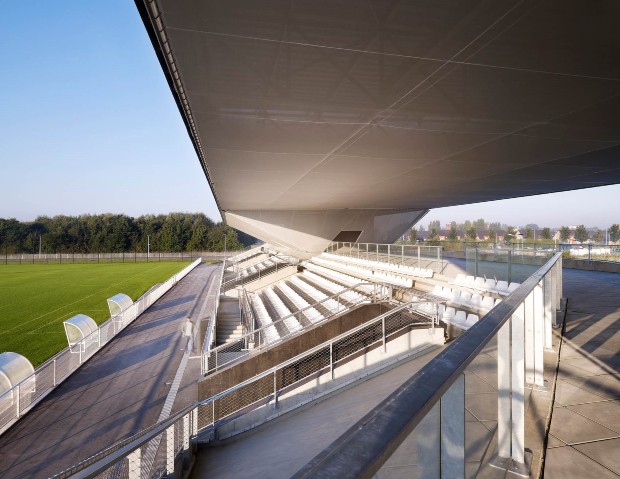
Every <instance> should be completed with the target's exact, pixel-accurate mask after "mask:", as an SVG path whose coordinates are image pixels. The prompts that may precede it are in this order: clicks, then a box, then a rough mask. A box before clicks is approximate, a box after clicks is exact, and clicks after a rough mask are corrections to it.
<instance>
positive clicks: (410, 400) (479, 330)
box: [293, 253, 562, 479]
mask: <svg viewBox="0 0 620 479" xmlns="http://www.w3.org/2000/svg"><path fill="white" fill-rule="evenodd" d="M561 258H562V255H561V253H556V254H555V255H554V256H553V257H552V258H551V259H550V260H549V261H547V262H546V263H545V264H544V265H543V266H542V267H541V268H540V269H539V270H538V271H537V272H535V273H534V274H533V275H532V276H530V277H529V278H528V279H527V280H526V281H525V282H524V283H523V284H522V285H521V286H520V287H519V288H517V289H516V290H515V291H514V292H513V293H512V294H511V295H510V296H508V297H507V298H506V299H504V301H502V302H501V303H500V304H498V305H497V306H495V307H494V308H493V309H492V310H491V311H490V312H489V313H487V315H486V316H485V318H484V320H481V321H478V322H477V323H476V324H475V325H473V326H472V327H471V328H470V329H469V330H468V331H467V334H463V335H461V336H459V337H458V338H457V339H455V340H454V341H453V342H452V343H451V344H450V346H448V347H447V348H446V349H444V350H443V351H442V352H441V353H439V354H438V355H437V356H436V357H435V358H433V359H432V360H431V361H430V362H428V363H427V364H426V365H425V366H424V367H423V368H422V369H421V370H420V371H418V372H417V373H416V374H415V375H413V376H412V377H411V378H410V379H409V380H407V381H406V382H405V383H404V384H403V385H401V386H400V387H399V388H398V389H397V390H396V391H394V392H393V393H392V394H391V395H390V396H388V397H387V398H386V399H385V400H384V401H382V402H381V403H380V404H379V405H378V406H376V407H375V408H373V409H372V410H371V411H370V412H369V413H368V414H366V415H365V416H364V417H363V418H361V419H360V420H359V421H358V422H357V423H355V424H354V425H352V426H351V427H350V428H349V430H347V431H346V432H345V433H343V434H342V435H341V436H340V437H339V438H338V439H336V440H335V441H334V442H333V443H332V444H330V445H329V446H327V447H326V448H325V449H324V450H323V451H322V452H321V453H319V454H318V455H317V456H315V457H314V459H312V460H311V461H310V462H309V463H307V464H306V465H305V466H304V467H302V468H301V469H300V470H299V471H298V472H297V473H296V474H295V475H294V476H293V477H295V478H306V477H328V478H329V477H333V478H338V479H343V478H359V477H373V476H374V474H375V473H376V472H377V471H378V470H379V469H380V468H381V466H382V465H383V463H384V462H385V461H386V460H387V459H388V458H389V457H390V456H391V455H392V454H393V453H394V452H395V451H396V450H397V449H398V447H399V446H400V444H401V443H402V442H403V441H404V440H405V439H406V438H407V437H408V436H409V434H410V433H411V432H412V431H413V430H414V429H415V427H416V426H417V425H418V424H419V423H420V422H421V421H422V419H424V417H425V416H426V415H427V414H428V413H429V411H430V410H431V409H432V408H433V407H434V406H435V405H436V404H437V403H438V402H439V400H440V399H441V397H442V396H443V395H444V393H445V392H446V391H448V389H449V388H450V387H451V386H452V385H453V384H454V383H455V382H456V380H457V379H458V378H459V377H460V376H461V375H462V374H463V373H464V371H465V369H466V368H467V367H468V366H469V365H470V364H471V363H472V362H473V360H474V359H475V358H476V357H477V355H478V354H479V353H480V352H481V351H482V349H483V348H484V347H485V346H486V345H487V344H488V343H489V341H491V339H493V338H494V337H495V336H496V334H497V333H498V331H499V330H500V328H501V327H502V326H503V325H504V324H505V323H506V322H507V321H508V319H509V318H510V317H511V316H512V314H513V313H515V311H516V310H517V308H518V307H519V306H520V305H521V304H522V303H523V302H524V301H525V299H526V298H527V296H528V295H529V294H530V293H531V292H532V291H533V290H534V288H535V287H536V286H537V285H538V284H539V283H540V281H541V280H542V279H543V278H544V277H545V276H546V275H547V274H548V273H549V272H550V271H551V269H552V268H553V267H554V266H556V263H557V262H558V261H559V260H560V261H561ZM388 409H389V411H388ZM370 430H372V438H373V440H372V446H371V447H369V442H368V440H367V437H368V436H367V434H370V433H369V431H370Z"/></svg>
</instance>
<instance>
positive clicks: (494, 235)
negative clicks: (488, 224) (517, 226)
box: [489, 230, 497, 243]
mask: <svg viewBox="0 0 620 479" xmlns="http://www.w3.org/2000/svg"><path fill="white" fill-rule="evenodd" d="M489 241H492V242H493V243H495V242H496V241H497V231H495V230H489Z"/></svg>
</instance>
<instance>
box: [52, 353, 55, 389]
mask: <svg viewBox="0 0 620 479" xmlns="http://www.w3.org/2000/svg"><path fill="white" fill-rule="evenodd" d="M53 363H54V372H53V374H54V382H53V384H52V386H54V387H56V359H54V361H53Z"/></svg>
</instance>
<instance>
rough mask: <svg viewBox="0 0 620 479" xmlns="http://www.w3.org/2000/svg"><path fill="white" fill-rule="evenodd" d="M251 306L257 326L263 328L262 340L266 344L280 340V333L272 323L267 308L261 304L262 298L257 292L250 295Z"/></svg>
mask: <svg viewBox="0 0 620 479" xmlns="http://www.w3.org/2000/svg"><path fill="white" fill-rule="evenodd" d="M252 308H253V309H254V315H255V317H256V320H257V322H258V325H259V327H261V328H264V329H263V341H265V342H266V343H267V344H271V343H275V342H276V341H279V340H280V333H278V330H277V329H276V327H275V326H274V325H273V321H272V320H271V317H270V316H269V313H268V312H267V308H265V305H264V304H263V301H262V299H261V298H260V296H259V295H258V294H253V295H252Z"/></svg>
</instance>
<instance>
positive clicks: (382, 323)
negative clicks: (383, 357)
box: [381, 316, 387, 353]
mask: <svg viewBox="0 0 620 479" xmlns="http://www.w3.org/2000/svg"><path fill="white" fill-rule="evenodd" d="M381 331H382V333H383V334H382V337H383V352H384V353H385V352H387V349H386V345H385V316H383V317H382V318H381Z"/></svg>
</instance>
